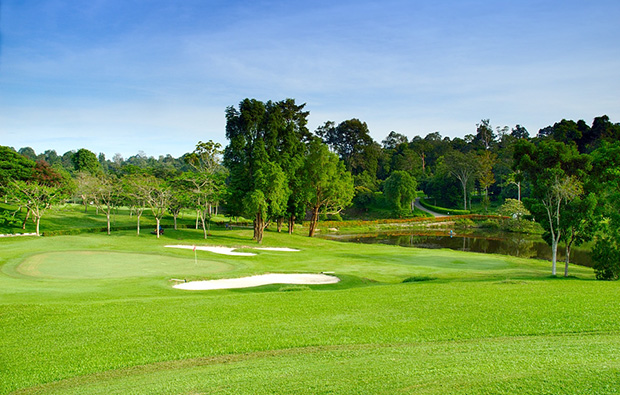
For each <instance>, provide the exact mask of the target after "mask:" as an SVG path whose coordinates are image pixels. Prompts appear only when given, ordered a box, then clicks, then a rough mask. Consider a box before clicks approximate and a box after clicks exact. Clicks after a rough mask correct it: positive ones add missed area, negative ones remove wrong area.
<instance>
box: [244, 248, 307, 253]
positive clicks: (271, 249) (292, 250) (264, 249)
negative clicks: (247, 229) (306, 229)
mask: <svg viewBox="0 0 620 395" xmlns="http://www.w3.org/2000/svg"><path fill="white" fill-rule="evenodd" d="M254 249H255V250H263V251H283V252H299V250H296V249H294V248H287V247H254Z"/></svg>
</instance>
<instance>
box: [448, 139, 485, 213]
mask: <svg viewBox="0 0 620 395" xmlns="http://www.w3.org/2000/svg"><path fill="white" fill-rule="evenodd" d="M443 163H444V165H445V166H446V169H447V171H448V172H449V173H450V175H452V176H453V177H454V178H456V179H457V180H459V182H460V184H461V188H462V191H463V210H467V191H468V189H469V185H470V182H472V181H473V178H474V177H475V176H476V174H478V172H479V168H480V166H479V163H478V161H477V158H476V155H475V153H474V152H468V153H466V154H464V153H462V152H460V151H451V152H449V153H448V154H446V155H445V157H444V162H443Z"/></svg>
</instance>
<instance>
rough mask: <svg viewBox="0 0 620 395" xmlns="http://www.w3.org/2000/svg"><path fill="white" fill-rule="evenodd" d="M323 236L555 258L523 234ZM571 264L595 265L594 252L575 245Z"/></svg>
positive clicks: (541, 243) (539, 241) (560, 257)
mask: <svg viewBox="0 0 620 395" xmlns="http://www.w3.org/2000/svg"><path fill="white" fill-rule="evenodd" d="M323 237H325V238H328V239H332V240H338V241H344V242H352V243H364V244H377V243H381V244H392V245H399V246H403V247H420V248H449V249H451V250H460V251H472V252H482V253H486V254H503V255H512V256H518V257H522V258H535V259H544V260H551V247H549V245H547V243H545V241H544V240H542V239H541V238H540V237H538V238H534V237H532V236H528V235H525V234H520V233H510V232H493V233H492V234H489V233H467V234H453V235H450V234H449V231H415V232H411V231H399V232H394V231H390V232H375V233H363V234H338V235H335V234H331V235H329V234H328V235H323ZM564 256H565V249H564V247H562V246H560V247H558V262H564V260H565V258H564ZM571 263H574V264H578V265H583V266H590V267H591V266H592V260H591V258H590V253H589V252H588V251H586V250H583V249H578V248H573V249H572V251H571Z"/></svg>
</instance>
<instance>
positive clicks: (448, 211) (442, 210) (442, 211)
mask: <svg viewBox="0 0 620 395" xmlns="http://www.w3.org/2000/svg"><path fill="white" fill-rule="evenodd" d="M420 204H421V205H422V207H426V208H427V209H429V210H431V211H435V212H436V213H440V214H448V215H468V214H470V213H471V212H470V211H469V210H458V209H453V208H445V207H437V206H433V205H432V204H429V203H428V202H427V201H426V200H424V198H420Z"/></svg>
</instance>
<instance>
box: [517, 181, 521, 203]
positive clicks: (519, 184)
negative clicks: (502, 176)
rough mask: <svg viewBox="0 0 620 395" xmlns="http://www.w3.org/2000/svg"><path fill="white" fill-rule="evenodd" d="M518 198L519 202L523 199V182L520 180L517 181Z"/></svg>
mask: <svg viewBox="0 0 620 395" xmlns="http://www.w3.org/2000/svg"><path fill="white" fill-rule="evenodd" d="M517 200H518V201H519V202H520V201H521V182H520V181H519V182H518V183H517Z"/></svg>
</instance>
